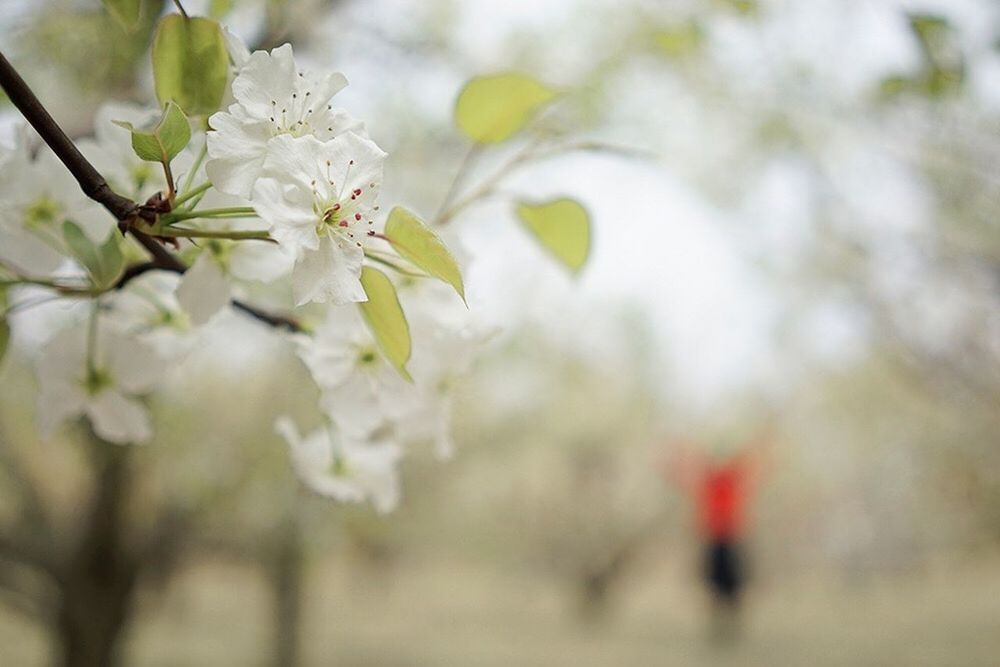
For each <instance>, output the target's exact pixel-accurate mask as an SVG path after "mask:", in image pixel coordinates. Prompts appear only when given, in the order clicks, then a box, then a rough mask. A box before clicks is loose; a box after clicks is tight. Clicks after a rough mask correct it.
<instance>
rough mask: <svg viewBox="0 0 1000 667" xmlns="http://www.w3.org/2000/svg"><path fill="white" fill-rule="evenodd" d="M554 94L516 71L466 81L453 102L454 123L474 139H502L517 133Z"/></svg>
mask: <svg viewBox="0 0 1000 667" xmlns="http://www.w3.org/2000/svg"><path fill="white" fill-rule="evenodd" d="M555 97H556V93H555V91H554V90H552V89H551V88H548V87H547V86H545V85H544V84H542V83H539V82H538V81H536V80H535V79H533V78H531V77H530V76H526V75H524V74H516V73H506V74H496V75H493V76H479V77H475V78H474V79H472V80H470V81H469V82H468V83H467V84H465V87H464V88H463V89H462V92H461V93H459V95H458V101H457V102H456V103H455V124H456V125H458V129H459V130H461V131H462V132H463V133H464V134H465V135H466V136H467V137H469V138H470V139H472V140H473V141H475V142H478V143H483V144H490V143H499V142H501V141H506V140H507V139H510V138H511V137H512V136H514V135H515V134H517V132H519V131H520V130H521V129H522V128H524V126H525V125H527V123H528V121H530V120H531V119H532V118H533V117H534V116H535V114H536V113H537V112H538V111H539V110H540V109H541V108H542V107H543V106H544V105H546V104H548V103H549V102H551V101H552V100H553V99H555Z"/></svg>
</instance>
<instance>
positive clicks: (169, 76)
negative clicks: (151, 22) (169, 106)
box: [153, 14, 229, 116]
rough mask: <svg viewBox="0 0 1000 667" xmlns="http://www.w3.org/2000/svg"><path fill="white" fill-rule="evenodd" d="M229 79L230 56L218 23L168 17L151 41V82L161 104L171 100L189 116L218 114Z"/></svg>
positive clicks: (199, 17) (202, 19)
mask: <svg viewBox="0 0 1000 667" xmlns="http://www.w3.org/2000/svg"><path fill="white" fill-rule="evenodd" d="M228 76H229V53H228V52H227V51H226V40H225V38H224V37H223V35H222V28H221V27H220V26H219V23H218V22H217V21H214V20H212V19H209V18H205V17H203V16H193V17H191V18H184V17H183V16H181V15H180V14H168V15H167V16H164V17H163V18H162V19H160V25H159V26H157V28H156V35H155V36H154V37H153V81H154V83H155V87H156V98H157V99H158V100H160V104H166V103H167V102H169V101H171V100H173V101H174V102H176V103H177V104H178V105H179V106H180V107H181V109H183V110H184V112H185V113H187V114H188V115H190V116H201V115H207V114H210V113H212V112H214V111H216V110H218V108H219V106H220V105H221V104H222V96H223V94H224V93H225V90H226V79H227V78H228Z"/></svg>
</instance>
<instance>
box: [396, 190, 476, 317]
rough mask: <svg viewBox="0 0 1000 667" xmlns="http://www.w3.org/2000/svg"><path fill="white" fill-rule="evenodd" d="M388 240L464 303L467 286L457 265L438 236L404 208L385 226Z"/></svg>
mask: <svg viewBox="0 0 1000 667" xmlns="http://www.w3.org/2000/svg"><path fill="white" fill-rule="evenodd" d="M385 236H386V238H387V239H388V240H389V243H390V244H391V245H392V247H393V248H395V250H396V252H398V253H399V254H400V256H402V257H403V258H405V259H408V260H409V261H411V262H413V263H414V264H415V265H417V266H418V267H420V268H421V269H423V270H424V271H426V272H427V273H429V274H430V275H432V276H434V277H435V278H438V279H440V280H443V281H444V282H446V283H448V284H449V285H451V286H452V287H454V288H455V291H456V292H458V295H459V296H460V297H462V300H463V301H464V300H465V285H464V284H463V282H462V273H461V271H460V270H459V268H458V262H456V261H455V258H454V257H452V255H451V252H450V251H449V250H448V247H447V246H445V244H444V242H442V241H441V239H440V238H438V236H437V234H435V233H434V232H433V231H431V229H430V227H428V226H427V225H425V224H424V223H423V222H421V221H420V219H419V218H417V216H415V215H414V214H413V213H411V212H410V211H408V210H406V209H405V208H403V207H402V206H397V207H396V208H394V209H392V211H391V212H390V213H389V219H388V221H386V223H385Z"/></svg>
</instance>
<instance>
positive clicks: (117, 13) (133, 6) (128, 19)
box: [104, 0, 142, 30]
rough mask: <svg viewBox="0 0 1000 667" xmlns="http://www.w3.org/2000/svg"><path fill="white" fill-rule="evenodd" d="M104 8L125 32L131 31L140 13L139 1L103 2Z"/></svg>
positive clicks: (137, 21)
mask: <svg viewBox="0 0 1000 667" xmlns="http://www.w3.org/2000/svg"><path fill="white" fill-rule="evenodd" d="M104 7H105V8H106V9H107V10H108V13H109V14H111V16H113V17H114V18H115V20H116V21H118V22H119V23H120V24H121V25H122V27H123V28H125V29H126V30H132V29H133V28H135V27H136V25H138V23H139V16H140V15H141V13H142V3H141V2H140V0H104Z"/></svg>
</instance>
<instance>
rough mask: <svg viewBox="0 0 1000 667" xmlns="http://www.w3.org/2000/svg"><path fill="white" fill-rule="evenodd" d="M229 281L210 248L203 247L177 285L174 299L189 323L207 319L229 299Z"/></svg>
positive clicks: (206, 320)
mask: <svg viewBox="0 0 1000 667" xmlns="http://www.w3.org/2000/svg"><path fill="white" fill-rule="evenodd" d="M230 294H231V292H230V288H229V281H228V280H226V275H225V274H224V273H223V272H222V267H221V266H219V262H218V261H216V259H215V257H213V256H212V253H211V251H208V250H203V251H202V253H201V254H200V255H199V256H198V259H196V260H195V262H194V264H193V265H192V266H191V268H190V269H188V270H187V272H186V273H185V274H184V277H183V278H181V282H180V284H179V285H178V286H177V302H178V303H180V305H181V308H183V309H184V310H185V311H187V314H188V316H189V317H190V318H191V322H192V324H195V325H202V324H205V323H206V322H208V321H209V320H210V319H212V317H214V316H215V314H216V313H218V312H219V311H220V310H222V309H223V308H224V307H225V306H226V305H227V304H228V303H229V299H230Z"/></svg>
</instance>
